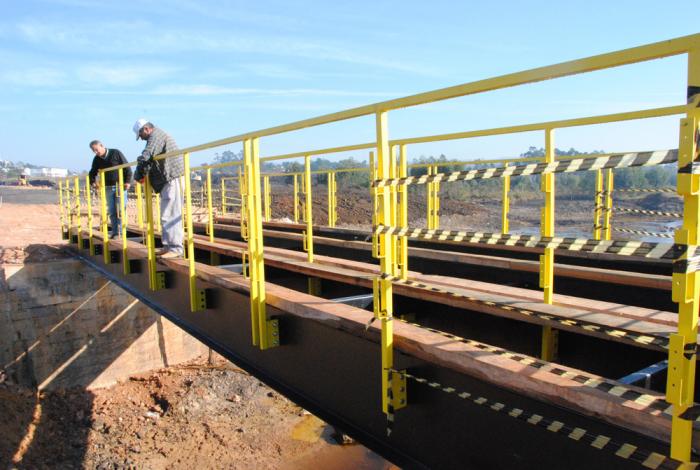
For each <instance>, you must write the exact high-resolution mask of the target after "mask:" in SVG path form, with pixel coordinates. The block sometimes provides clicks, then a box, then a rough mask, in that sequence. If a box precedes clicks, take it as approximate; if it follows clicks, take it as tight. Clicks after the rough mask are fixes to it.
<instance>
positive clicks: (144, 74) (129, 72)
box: [76, 64, 177, 86]
mask: <svg viewBox="0 0 700 470" xmlns="http://www.w3.org/2000/svg"><path fill="white" fill-rule="evenodd" d="M176 70H177V69H176V68H174V67H165V66H146V65H144V66H118V65H117V66H115V65H112V64H92V65H86V66H82V67H79V68H78V70H77V71H76V75H77V77H78V79H79V80H80V81H82V82H85V83H89V84H92V85H111V86H135V85H141V84H143V83H147V82H149V81H152V80H159V79H162V78H164V77H167V76H168V75H170V74H171V73H173V72H175V71H176Z"/></svg>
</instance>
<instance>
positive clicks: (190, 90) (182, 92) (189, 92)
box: [52, 84, 399, 98]
mask: <svg viewBox="0 0 700 470" xmlns="http://www.w3.org/2000/svg"><path fill="white" fill-rule="evenodd" d="M52 94H71V95H151V96H224V95H240V96H263V97H264V96H268V97H269V96H275V97H289V98H293V97H309V96H316V97H320V96H342V97H375V98H389V97H393V96H397V95H399V94H398V93H396V92H393V91H392V92H389V91H386V92H385V91H347V90H334V89H320V88H244V87H224V86H219V85H210V84H194V85H159V86H156V87H154V88H151V89H148V90H145V89H139V90H88V89H86V90H81V89H73V90H62V91H60V92H55V93H52Z"/></svg>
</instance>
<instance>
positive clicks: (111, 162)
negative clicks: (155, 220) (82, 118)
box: [88, 140, 131, 238]
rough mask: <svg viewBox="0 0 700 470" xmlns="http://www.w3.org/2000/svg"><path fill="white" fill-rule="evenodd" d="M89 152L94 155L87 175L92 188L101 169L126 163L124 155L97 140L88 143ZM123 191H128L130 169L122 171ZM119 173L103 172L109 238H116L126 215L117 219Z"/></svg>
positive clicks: (96, 182) (97, 181)
mask: <svg viewBox="0 0 700 470" xmlns="http://www.w3.org/2000/svg"><path fill="white" fill-rule="evenodd" d="M90 150H92V153H94V154H95V157H94V158H93V159H92V167H91V168H90V173H89V174H88V176H89V178H90V183H91V184H92V186H97V185H98V183H99V180H98V179H97V172H98V171H99V170H102V169H103V168H110V167H113V166H117V165H121V164H123V163H127V161H126V158H124V154H123V153H121V152H120V151H119V150H117V149H108V148H105V146H104V144H103V143H102V142H100V141H99V140H93V141H92V142H90ZM122 171H123V172H124V191H128V190H129V186H130V184H129V183H131V168H130V167H128V166H127V167H126V168H124V170H122ZM118 186H119V173H118V171H116V170H112V171H106V172H105V195H106V196H107V208H108V210H109V222H110V225H111V226H112V233H111V234H110V236H109V238H118V237H119V233H120V232H121V230H122V219H126V217H124V216H125V215H126V214H122V216H121V217H119V211H118V209H117V208H118V207H119V198H118V196H119V191H118V189H119V188H118Z"/></svg>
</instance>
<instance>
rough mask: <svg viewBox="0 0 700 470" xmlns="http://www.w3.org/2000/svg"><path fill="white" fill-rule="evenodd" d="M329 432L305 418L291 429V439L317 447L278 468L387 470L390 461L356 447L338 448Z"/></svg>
mask: <svg viewBox="0 0 700 470" xmlns="http://www.w3.org/2000/svg"><path fill="white" fill-rule="evenodd" d="M332 436H333V429H332V427H331V426H329V425H327V424H326V423H324V422H323V421H321V420H320V419H318V418H317V417H315V416H313V415H307V416H306V417H304V419H302V420H301V421H300V422H299V423H298V424H297V425H296V426H295V427H294V429H293V430H292V439H295V440H299V441H304V442H308V443H317V444H318V448H317V450H316V451H314V452H312V453H311V454H310V455H307V456H305V457H303V458H301V459H299V460H296V461H293V462H289V463H288V464H287V465H285V466H283V467H281V468H282V469H283V470H306V469H308V468H311V467H317V468H323V469H324V470H354V469H358V470H385V469H386V470H389V469H396V468H397V467H395V466H394V465H392V464H391V463H390V462H388V461H386V460H384V459H383V458H381V457H380V456H379V455H377V454H375V453H374V452H372V451H371V450H369V449H367V448H366V447H364V446H362V445H360V444H350V445H339V444H337V443H336V441H335V440H334V439H333V437H332Z"/></svg>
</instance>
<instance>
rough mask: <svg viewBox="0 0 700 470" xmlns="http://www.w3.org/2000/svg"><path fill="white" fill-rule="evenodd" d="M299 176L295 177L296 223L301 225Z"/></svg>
mask: <svg viewBox="0 0 700 470" xmlns="http://www.w3.org/2000/svg"><path fill="white" fill-rule="evenodd" d="M298 176H299V175H296V174H295V175H294V223H295V224H298V223H299V178H298Z"/></svg>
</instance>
